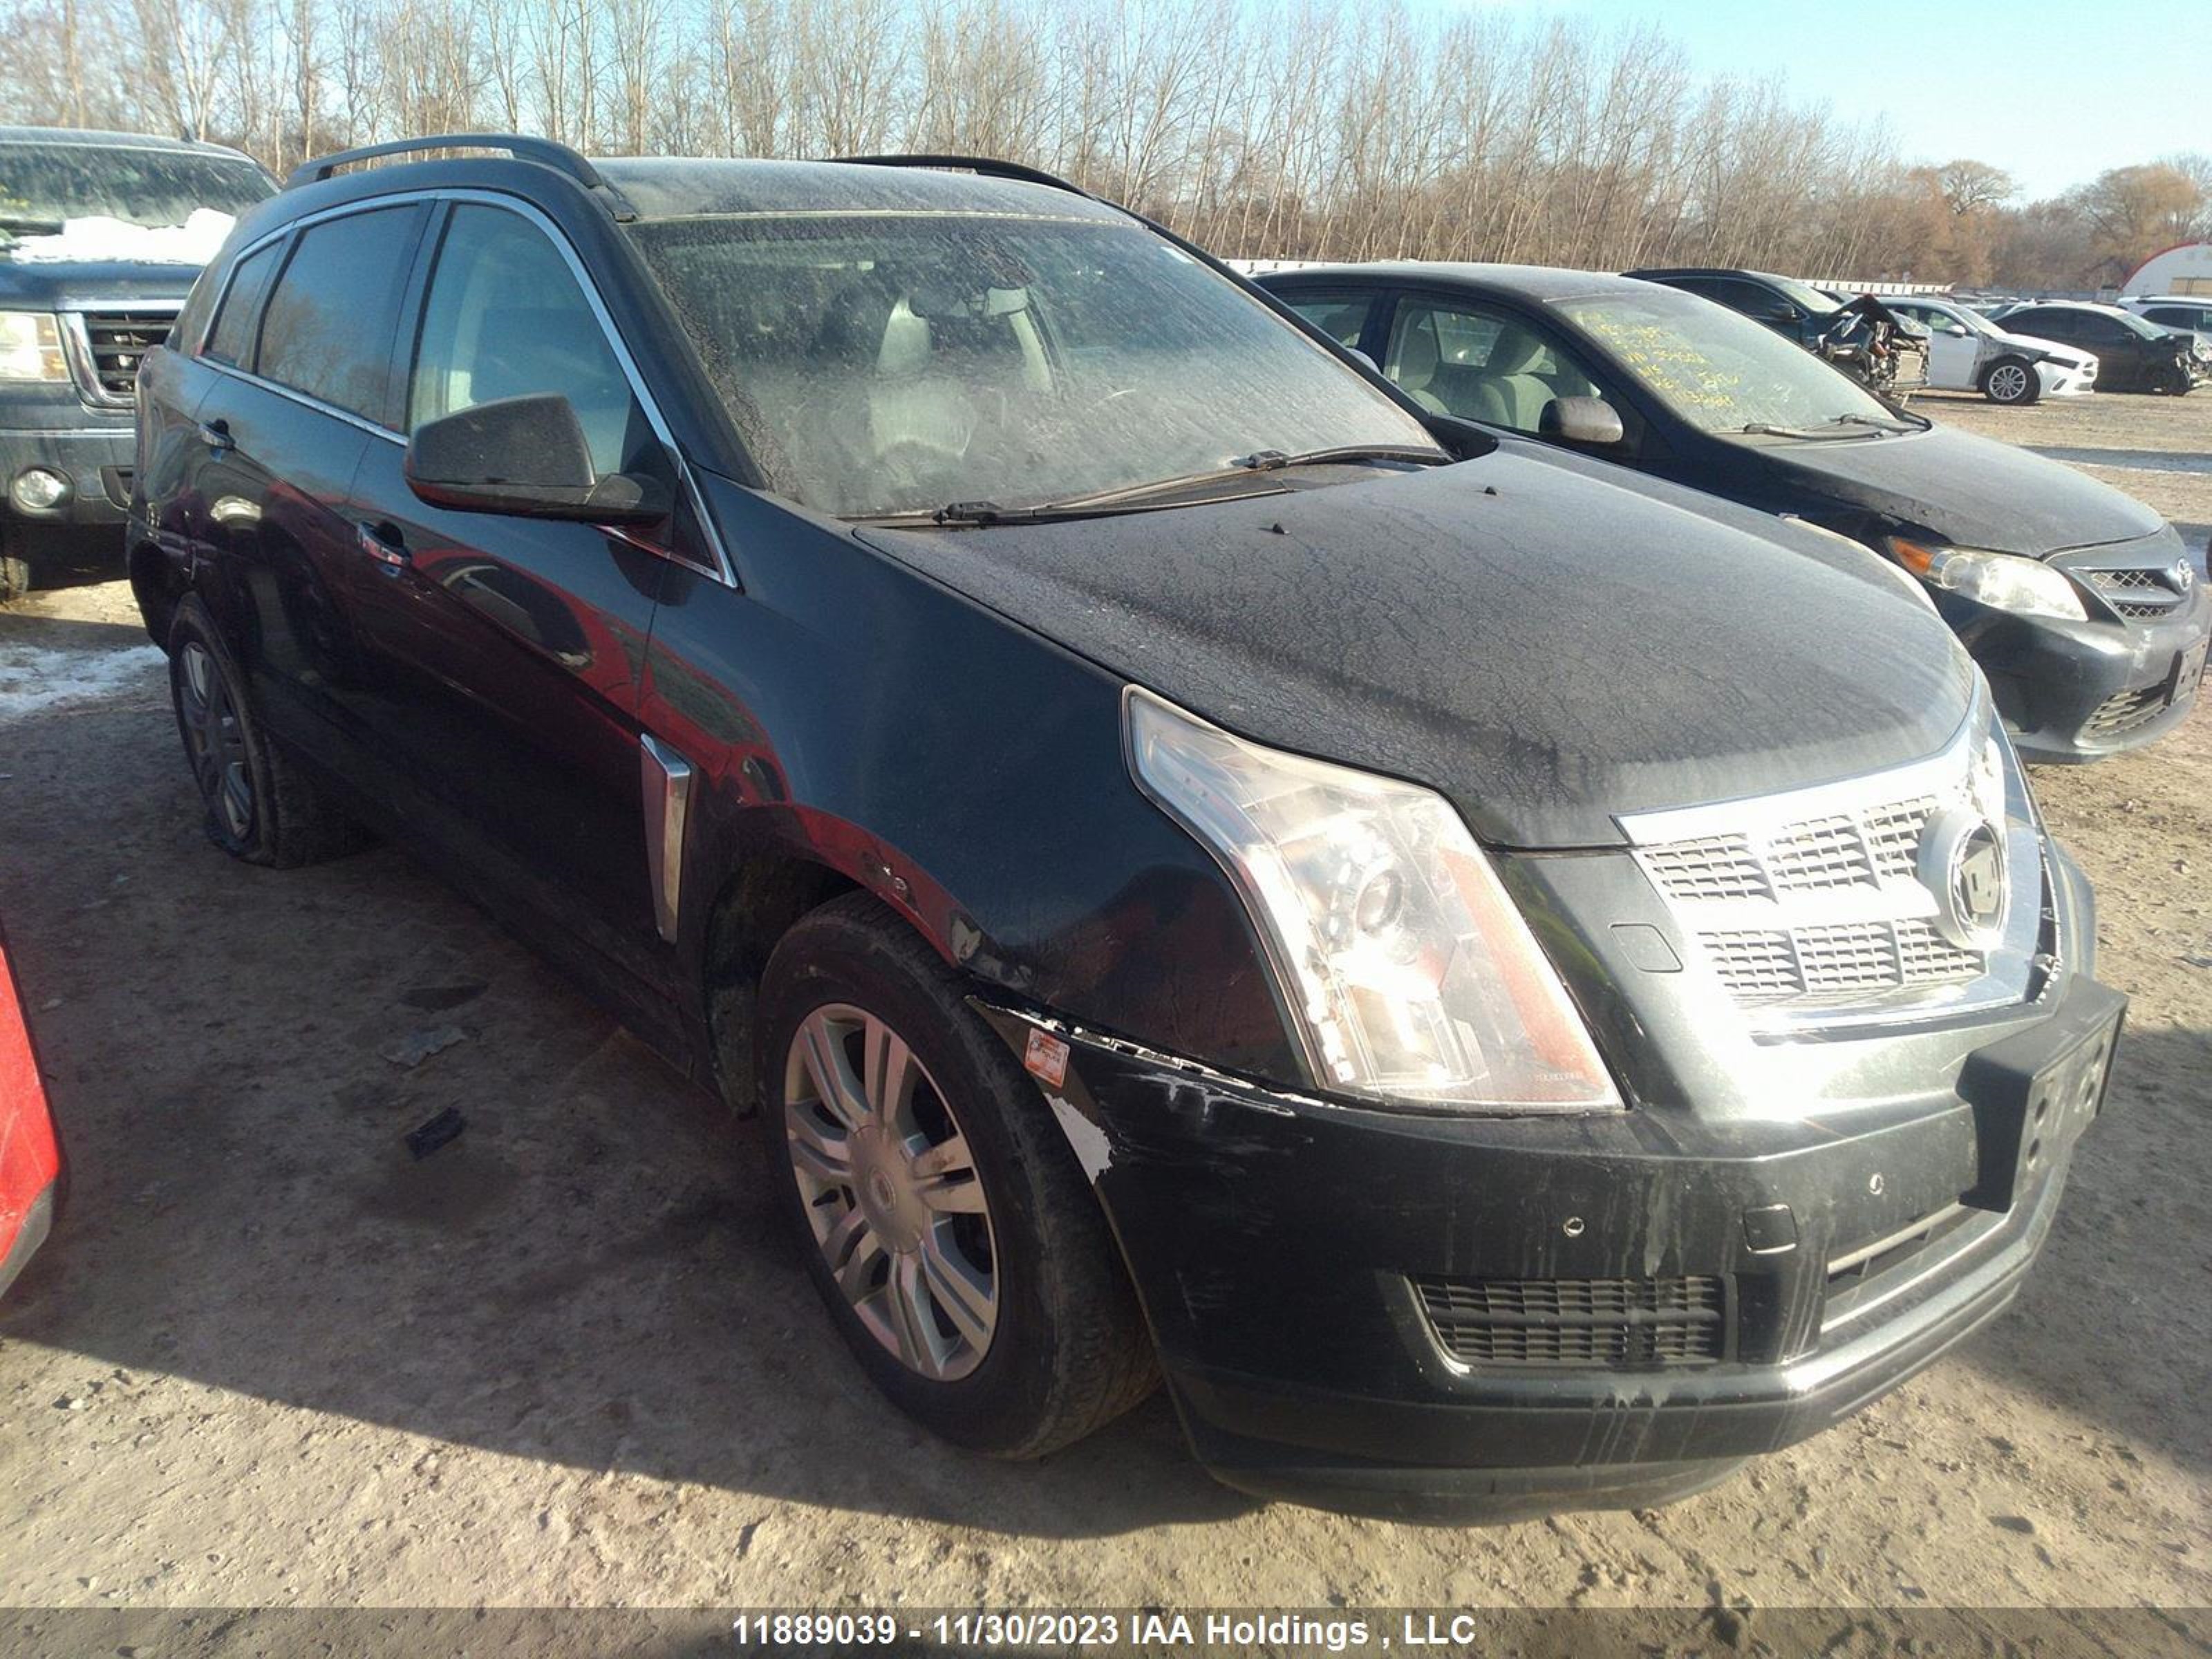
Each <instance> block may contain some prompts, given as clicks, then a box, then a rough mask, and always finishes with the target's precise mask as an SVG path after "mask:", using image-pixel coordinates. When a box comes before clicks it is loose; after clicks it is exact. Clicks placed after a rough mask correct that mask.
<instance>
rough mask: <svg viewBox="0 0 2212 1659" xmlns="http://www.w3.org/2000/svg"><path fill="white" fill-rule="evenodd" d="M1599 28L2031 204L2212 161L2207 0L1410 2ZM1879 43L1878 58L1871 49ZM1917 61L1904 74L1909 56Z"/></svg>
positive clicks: (2211, 30) (2211, 44) (2211, 43)
mask: <svg viewBox="0 0 2212 1659" xmlns="http://www.w3.org/2000/svg"><path fill="white" fill-rule="evenodd" d="M1415 3H1416V4H1421V5H1425V6H1433V7H1435V8H1436V9H1446V10H1449V9H1461V8H1463V7H1468V6H1474V5H1486V6H1492V7H1496V8H1498V9H1502V10H1504V11H1506V12H1508V13H1509V14H1511V15H1520V16H1524V17H1528V18H1531V19H1535V18H1541V17H1548V16H1559V17H1562V18H1566V19H1570V20H1577V21H1580V20H1587V21H1589V22H1590V23H1592V24H1593V25H1595V26H1596V27H1613V26H1617V25H1620V24H1627V23H1642V22H1652V23H1656V24H1658V25H1660V26H1661V27H1662V28H1664V29H1665V31H1666V32H1667V33H1668V34H1669V35H1671V36H1672V37H1673V38H1674V40H1677V41H1678V42H1680V45H1681V46H1682V47H1683V48H1684V50H1685V51H1686V52H1688V54H1689V56H1690V58H1691V61H1692V63H1693V64H1695V65H1696V66H1697V67H1698V68H1699V70H1704V71H1706V72H1708V73H1711V74H1716V75H1720V74H1729V75H1741V76H1769V75H1773V74H1776V73H1780V74H1781V75H1782V76H1784V78H1785V80H1786V81H1787V82H1788V84H1789V86H1790V90H1791V92H1792V93H1793V94H1796V96H1798V97H1800V98H1803V99H1806V100H1815V101H1822V102H1826V103H1827V104H1828V105H1830V106H1832V107H1833V108H1834V109H1835V110H1836V111H1837V112H1838V114H1841V115H1844V116H1846V117H1849V118H1853V119H1867V118H1873V117H1876V116H1880V117H1882V118H1885V119H1886V120H1887V124H1888V126H1889V130H1890V131H1891V132H1892V133H1893V135H1894V136H1895V137H1896V139H1897V141H1898V143H1899V146H1900V148H1902V149H1903V150H1904V152H1905V155H1907V156H1908V157H1910V158H1911V159H1912V160H1915V161H1948V160H1950V159H1952V158H1953V157H1954V156H1960V155H1971V156H1974V157H1976V158H1978V159H1979V160H1981V161H1988V162H1990V163H1991V164H1993V165H1995V166H1997V167H2003V168H2004V169H2006V170H2007V171H2008V172H2009V173H2012V174H2013V175H2014V176H2015V178H2016V179H2019V181H2020V183H2021V188H2022V191H2024V193H2025V194H2027V195H2028V196H2049V195H2055V194H2057V192H2058V191H2063V190H2064V189H2066V188H2068V187H2069V185H2076V184H2080V183H2082V182H2083V181H2085V180H2087V179H2091V178H2093V177H2094V176H2095V175H2096V174H2098V173H2101V172H2103V171H2104V170H2105V169H2106V167H2123V166H2125V165H2127V164H2128V163H2130V162H2133V161H2151V160H2153V159H2154V158H2156V157H2158V156H2160V155H2171V154H2172V153H2173V152H2174V151H2176V150H2185V149H2197V150H2208V149H2212V78H2208V76H2207V70H2208V69H2212V0H2130V3H2129V4H2127V5H2125V6H2100V5H2095V4H2089V3H2084V0H1994V3H1987V0H1985V3H1980V4H1966V5H1960V4H1957V3H1954V0H1936V3H1919V4H1910V3H1899V0H1835V3H1831V4H1826V5H1822V6H1817V7H1816V6H1813V5H1808V4H1805V3H1802V0H1799V3H1789V0H1764V3H1762V0H1415ZM1885 38H1886V39H1887V40H1891V41H1892V42H1893V43H1894V45H1893V46H1892V47H1891V48H1890V49H1889V50H1887V51H1884V50H1883V49H1882V48H1881V46H1876V45H1872V44H1869V45H1867V46H1860V45H1858V44H1857V42H1858V41H1859V40H1869V41H1873V40H1881V39H1885ZM1915 52H1917V53H1918V54H1919V61H1918V64H1917V66H1916V65H1915V64H1913V63H1912V61H1911V56H1912V54H1913V53H1915Z"/></svg>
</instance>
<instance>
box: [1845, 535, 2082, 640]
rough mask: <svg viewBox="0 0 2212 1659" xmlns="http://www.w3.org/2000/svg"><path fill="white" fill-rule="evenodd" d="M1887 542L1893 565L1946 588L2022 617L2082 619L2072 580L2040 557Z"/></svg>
mask: <svg viewBox="0 0 2212 1659" xmlns="http://www.w3.org/2000/svg"><path fill="white" fill-rule="evenodd" d="M1889 545H1890V548H1891V550H1892V551H1893V552H1894V553H1895V554H1896V555H1897V562H1899V564H1901V565H1903V566H1904V567H1905V568H1906V569H1907V570H1910V571H1911V572H1913V573H1914V574H1916V575H1918V576H1920V577H1921V578H1923V580H1926V581H1927V582H1928V583H1929V585H1930V586H1936V587H1940V588H1942V589H1943V590H1945V591H1946V592H1952V593H1960V594H1964V595H1965V596H1966V598H1967V599H1972V600H1974V601H1976V602H1977V603H1978V604H1981V605H1990V606H1993V607H1995V608H1996V609H1997V610H1999V611H2014V612H2015V613H2017V614H2018V615H2020V616H2023V617H2064V618H2065V619H2066V620H2068V621H2069V622H2085V621H2087V619H2088V615H2089V613H2088V612H2087V611H2085V610H2084V609H2082V606H2081V594H2080V593H2078V592H2075V587H2074V584H2073V583H2072V582H2070V581H2068V580H2066V577H2065V574H2064V573H2063V572H2061V571H2057V570H2053V569H2052V568H2051V567H2050V566H2049V565H2047V564H2045V563H2043V562H2041V561H2040V560H2037V559H2030V558H2025V557H2022V556H2021V555H2020V554H2017V553H1990V552H1986V551H1984V550H1982V549H1980V548H1973V547H1935V546H1929V545H1926V544H1923V543H1920V542H1909V541H1906V540H1905V538H1903V537H1902V536H1893V537H1891V538H1889Z"/></svg>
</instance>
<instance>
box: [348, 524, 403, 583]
mask: <svg viewBox="0 0 2212 1659" xmlns="http://www.w3.org/2000/svg"><path fill="white" fill-rule="evenodd" d="M354 537H355V539H356V540H357V541H358V542H359V543H360V544H361V550H362V552H364V553H366V554H368V556H369V557H370V558H372V559H374V560H375V561H376V562H377V563H379V564H380V565H382V566H383V567H384V568H386V570H388V571H391V572H392V573H394V574H397V573H398V572H399V571H402V570H404V569H406V568H407V567H408V565H409V564H410V563H411V562H412V561H411V560H410V558H409V557H408V554H407V545H406V543H405V542H404V540H402V539H401V538H400V534H399V532H398V531H397V530H395V529H393V528H392V526H390V525H388V524H363V525H356V526H354Z"/></svg>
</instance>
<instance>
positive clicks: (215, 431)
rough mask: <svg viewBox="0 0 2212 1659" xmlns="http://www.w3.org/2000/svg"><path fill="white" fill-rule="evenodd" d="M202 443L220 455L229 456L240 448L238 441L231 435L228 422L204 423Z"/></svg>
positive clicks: (201, 431)
mask: <svg viewBox="0 0 2212 1659" xmlns="http://www.w3.org/2000/svg"><path fill="white" fill-rule="evenodd" d="M200 441H201V442H202V443H204V444H205V445H206V446H207V447H209V448H210V449H211V450H213V451H214V452H215V453H216V454H218V455H227V454H228V453H230V452H231V451H232V450H234V449H235V448H237V447H238V441H237V440H236V439H234V438H233V437H232V436H231V435H230V422H228V421H221V420H216V421H202V422H200Z"/></svg>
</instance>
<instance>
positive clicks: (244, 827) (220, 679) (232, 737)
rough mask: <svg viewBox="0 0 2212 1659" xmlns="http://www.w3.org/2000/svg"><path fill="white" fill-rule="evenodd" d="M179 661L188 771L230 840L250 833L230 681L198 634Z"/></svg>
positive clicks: (242, 745) (240, 731)
mask: <svg viewBox="0 0 2212 1659" xmlns="http://www.w3.org/2000/svg"><path fill="white" fill-rule="evenodd" d="M178 665H179V670H180V672H179V675H178V680H177V696H178V711H179V714H181V715H182V716H183V720H182V722H181V723H182V725H183V726H184V732H185V750H186V751H187V753H188V755H189V757H190V758H191V763H192V777H193V779H194V781H197V783H198V785H199V787H200V795H201V798H202V799H204V800H205V801H206V802H207V804H208V809H209V811H212V812H214V813H216V814H217V815H218V816H219V817H220V818H221V820H222V827H223V829H225V830H226V831H228V834H229V835H230V836H231V838H232V839H233V840H234V841H241V842H242V841H244V840H245V839H246V837H247V836H250V835H252V833H253V775H252V772H251V771H250V770H249V769H248V768H247V764H246V732H245V728H244V727H243V726H241V725H240V723H239V718H238V706H237V703H236V702H235V700H234V698H233V697H232V696H231V691H230V682H229V681H228V679H226V678H224V676H223V671H222V668H221V666H220V665H217V663H216V659H215V656H214V654H213V653H211V652H210V651H209V650H208V648H207V647H205V646H204V645H202V644H201V643H200V642H199V641H197V640H191V641H186V642H185V647H184V649H183V650H182V651H181V652H179V654H178Z"/></svg>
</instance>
